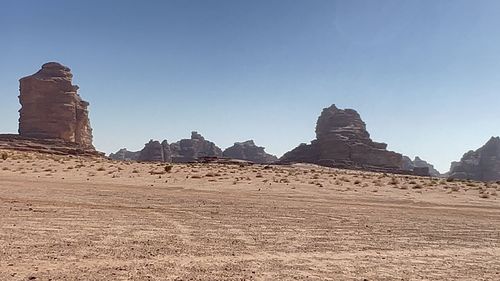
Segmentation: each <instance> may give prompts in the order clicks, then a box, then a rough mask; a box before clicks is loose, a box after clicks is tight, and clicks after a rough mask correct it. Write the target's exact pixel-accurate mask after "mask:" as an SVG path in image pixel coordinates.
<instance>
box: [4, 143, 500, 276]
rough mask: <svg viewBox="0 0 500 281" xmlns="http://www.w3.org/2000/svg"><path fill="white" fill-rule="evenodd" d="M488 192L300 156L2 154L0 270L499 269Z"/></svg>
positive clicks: (492, 272) (254, 272) (332, 272)
mask: <svg viewBox="0 0 500 281" xmlns="http://www.w3.org/2000/svg"><path fill="white" fill-rule="evenodd" d="M0 153H1V151H0ZM497 192H500V185H499V184H496V183H489V184H484V183H477V182H447V181H446V180H442V179H430V178H422V177H411V176H393V175H385V174H377V173H368V172H355V171H344V170H335V169H328V168H321V167H317V166H312V165H295V166H271V167H269V166H268V167H266V166H260V165H254V166H247V167H240V166H231V165H219V164H204V165H201V164H196V165H174V166H173V168H172V170H171V171H170V172H165V165H164V164H151V163H145V164H141V163H127V162H113V161H107V160H102V159H83V158H74V157H73V158H69V157H56V156H46V155H36V154H21V153H13V152H8V157H7V159H6V160H2V159H1V158H0V280H500V199H498V195H497Z"/></svg>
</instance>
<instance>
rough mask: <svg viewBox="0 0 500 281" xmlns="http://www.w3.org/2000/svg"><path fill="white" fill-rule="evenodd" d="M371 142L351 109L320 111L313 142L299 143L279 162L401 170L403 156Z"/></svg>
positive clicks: (383, 145) (364, 127)
mask: <svg viewBox="0 0 500 281" xmlns="http://www.w3.org/2000/svg"><path fill="white" fill-rule="evenodd" d="M386 148H387V144H385V143H378V142H374V141H372V140H371V139H370V134H369V133H368V132H367V131H366V125H365V123H364V122H363V121H362V120H361V117H360V116H359V114H358V113H357V112H356V111H355V110H353V109H345V110H342V109H338V108H337V107H336V106H335V105H332V106H330V107H328V108H325V109H323V111H322V113H321V115H320V117H319V118H318V122H317V123H316V140H313V141H312V142H311V144H301V145H299V146H298V147H297V148H295V149H293V150H292V151H290V152H287V153H286V154H285V155H283V157H281V158H280V162H281V163H292V162H306V163H314V164H319V165H324V166H331V167H341V168H356V169H367V170H385V171H396V170H400V167H401V164H402V155H401V154H399V153H396V152H392V151H388V150H386Z"/></svg>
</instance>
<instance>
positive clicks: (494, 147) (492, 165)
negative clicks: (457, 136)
mask: <svg viewBox="0 0 500 281" xmlns="http://www.w3.org/2000/svg"><path fill="white" fill-rule="evenodd" d="M449 177H451V178H455V179H470V180H478V181H498V180H500V138H499V137H492V138H491V139H490V140H489V141H488V142H487V143H486V144H485V145H483V146H482V147H481V148H479V149H477V150H475V151H473V150H471V151H469V152H467V153H465V154H464V155H463V156H462V159H461V160H460V161H459V162H453V163H452V166H451V170H450V172H449Z"/></svg>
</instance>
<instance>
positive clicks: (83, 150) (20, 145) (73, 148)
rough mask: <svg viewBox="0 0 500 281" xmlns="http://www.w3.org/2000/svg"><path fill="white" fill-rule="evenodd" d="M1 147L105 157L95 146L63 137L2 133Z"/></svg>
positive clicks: (0, 136)
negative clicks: (48, 137) (84, 144)
mask: <svg viewBox="0 0 500 281" xmlns="http://www.w3.org/2000/svg"><path fill="white" fill-rule="evenodd" d="M0 149H9V150H16V151H27V152H36V153H45V154H52V155H75V156H89V157H104V153H101V152H98V151H96V150H95V149H94V148H93V147H88V146H81V145H79V144H77V143H74V142H67V141H64V140H61V139H40V138H29V137H23V136H20V135H11V134H0Z"/></svg>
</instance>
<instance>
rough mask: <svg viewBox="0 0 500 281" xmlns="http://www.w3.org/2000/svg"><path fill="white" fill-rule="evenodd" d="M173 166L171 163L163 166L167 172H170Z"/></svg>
mask: <svg viewBox="0 0 500 281" xmlns="http://www.w3.org/2000/svg"><path fill="white" fill-rule="evenodd" d="M173 167H174V166H172V165H166V166H165V172H167V173H170V172H172V168H173Z"/></svg>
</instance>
